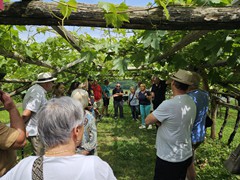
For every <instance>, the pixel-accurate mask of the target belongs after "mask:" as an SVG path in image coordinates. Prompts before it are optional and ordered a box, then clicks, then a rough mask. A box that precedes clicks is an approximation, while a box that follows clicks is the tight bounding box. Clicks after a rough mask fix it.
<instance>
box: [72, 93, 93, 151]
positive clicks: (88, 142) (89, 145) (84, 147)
mask: <svg viewBox="0 0 240 180" xmlns="http://www.w3.org/2000/svg"><path fill="white" fill-rule="evenodd" d="M71 97H72V98H73V99H76V100H78V101H80V102H81V104H82V105H83V109H84V133H83V139H82V143H81V145H80V146H79V147H77V152H78V153H80V154H84V155H93V154H97V152H96V147H97V127H96V120H95V118H94V117H93V115H92V114H91V113H90V112H89V111H88V110H86V109H87V107H88V103H89V97H88V92H87V91H85V90H83V89H75V90H74V91H73V92H72V95H71Z"/></svg>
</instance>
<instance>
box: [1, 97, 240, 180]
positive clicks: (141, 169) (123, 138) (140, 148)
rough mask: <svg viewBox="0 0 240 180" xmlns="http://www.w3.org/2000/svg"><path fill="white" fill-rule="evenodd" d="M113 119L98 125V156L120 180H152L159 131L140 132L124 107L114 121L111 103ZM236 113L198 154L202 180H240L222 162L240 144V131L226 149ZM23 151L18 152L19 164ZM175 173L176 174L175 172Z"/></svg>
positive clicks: (198, 170)
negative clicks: (221, 133)
mask: <svg viewBox="0 0 240 180" xmlns="http://www.w3.org/2000/svg"><path fill="white" fill-rule="evenodd" d="M109 112H110V114H111V116H110V117H103V119H102V120H101V121H100V122H98V124H97V127H98V155H99V156H100V157H101V158H102V159H103V160H105V161H107V162H108V163H109V164H110V166H111V167H112V169H113V171H114V174H115V176H116V177H117V179H119V180H151V179H153V174H154V166H155V159H156V155H155V154H156V151H155V139H156V129H155V128H153V129H152V130H147V129H143V130H140V129H138V127H139V125H140V121H138V122H135V121H133V120H132V118H131V116H130V108H129V107H128V105H127V104H126V103H125V105H124V116H125V118H124V119H117V120H115V119H114V118H112V117H113V109H112V102H111V104H110V110H109ZM6 114H7V113H6V112H4V111H1V112H0V118H1V120H3V121H4V122H6V123H7V122H8V120H7V119H8V115H6ZM236 116H237V112H236V111H234V110H231V111H230V117H229V119H228V122H227V125H226V127H225V129H224V131H223V138H222V139H221V140H219V139H218V136H217V138H216V139H215V140H213V139H211V138H210V137H209V134H210V129H208V132H207V137H206V140H205V142H204V144H202V145H201V146H200V147H199V148H198V150H197V154H196V170H197V174H198V177H197V179H199V180H212V179H213V180H215V179H216V180H225V179H226V180H239V179H240V176H236V175H231V174H230V173H228V172H227V171H226V170H225V169H224V167H223V162H224V160H225V159H227V157H228V155H229V154H230V153H231V151H232V150H233V149H234V148H235V147H236V146H237V145H238V143H240V128H239V129H238V131H237V134H236V135H235V138H234V141H233V142H232V144H231V147H228V146H227V141H228V138H229V136H230V134H231V133H232V131H233V127H234V125H235V121H236ZM222 122H223V118H221V117H219V118H218V120H217V127H216V133H218V132H219V129H220V127H221V125H222ZM30 153H31V148H30V146H29V143H28V144H27V146H26V147H25V148H24V155H25V157H26V156H28V155H30ZM21 156H22V151H21V150H19V151H18V157H19V160H20V159H21ZM173 173H174V172H173Z"/></svg>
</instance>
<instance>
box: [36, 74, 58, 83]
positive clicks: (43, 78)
mask: <svg viewBox="0 0 240 180" xmlns="http://www.w3.org/2000/svg"><path fill="white" fill-rule="evenodd" d="M55 80H57V78H54V77H52V74H51V73H50V72H44V73H40V74H38V80H37V81H35V83H46V82H51V81H55Z"/></svg>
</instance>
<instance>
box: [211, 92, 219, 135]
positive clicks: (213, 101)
mask: <svg viewBox="0 0 240 180" xmlns="http://www.w3.org/2000/svg"><path fill="white" fill-rule="evenodd" d="M217 109H218V104H217V98H216V97H215V96H212V98H211V119H212V121H213V124H212V127H211V138H212V139H215V138H216V119H217Z"/></svg>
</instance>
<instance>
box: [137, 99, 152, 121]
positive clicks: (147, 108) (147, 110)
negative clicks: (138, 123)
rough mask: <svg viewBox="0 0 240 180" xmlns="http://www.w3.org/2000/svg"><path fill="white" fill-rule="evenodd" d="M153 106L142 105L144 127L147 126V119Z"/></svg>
mask: <svg viewBox="0 0 240 180" xmlns="http://www.w3.org/2000/svg"><path fill="white" fill-rule="evenodd" d="M150 110H151V105H150V104H149V105H142V104H140V114H141V119H142V125H145V118H146V117H147V115H149V114H150Z"/></svg>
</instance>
